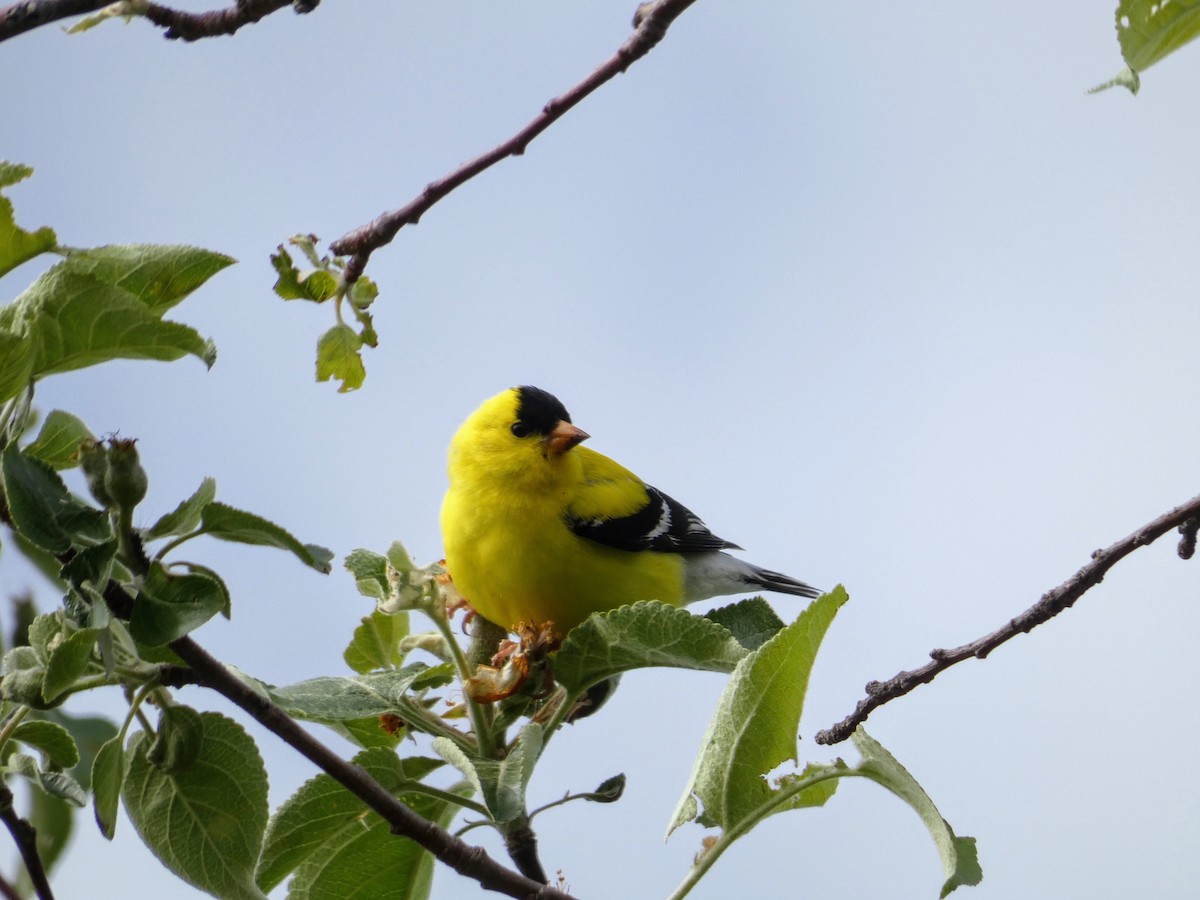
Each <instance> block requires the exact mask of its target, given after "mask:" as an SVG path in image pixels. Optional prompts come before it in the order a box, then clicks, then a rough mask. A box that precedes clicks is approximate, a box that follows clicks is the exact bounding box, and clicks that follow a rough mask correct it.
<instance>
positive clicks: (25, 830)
mask: <svg viewBox="0 0 1200 900" xmlns="http://www.w3.org/2000/svg"><path fill="white" fill-rule="evenodd" d="M0 822H3V823H4V827H5V828H7V829H8V831H9V833H10V834H11V835H12V839H13V841H14V842H15V843H16V845H17V850H18V851H20V853H21V859H22V860H23V861H24V863H25V871H27V872H28V873H29V882H30V884H32V885H33V890H34V893H36V894H37V896H38V900H54V892H53V891H52V890H50V881H49V879H47V878H46V867H45V866H44V865H43V864H42V857H41V854H39V853H38V848H37V829H36V828H34V827H33V825H32V824H30V822H29V821H28V820H27V819H22V818H21V817H20V816H18V815H17V811H16V809H15V808H14V807H13V793H12V791H11V790H9V787H8V785H7V784H0Z"/></svg>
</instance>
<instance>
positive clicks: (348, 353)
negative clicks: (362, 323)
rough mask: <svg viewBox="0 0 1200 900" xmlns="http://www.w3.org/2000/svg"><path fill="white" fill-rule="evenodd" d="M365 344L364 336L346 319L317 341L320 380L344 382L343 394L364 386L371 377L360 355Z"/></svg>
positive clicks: (341, 391) (318, 377)
mask: <svg viewBox="0 0 1200 900" xmlns="http://www.w3.org/2000/svg"><path fill="white" fill-rule="evenodd" d="M362 345H363V340H362V338H361V337H360V336H359V335H358V333H357V332H356V331H355V330H354V329H353V328H351V327H350V326H349V325H347V324H345V323H344V322H341V323H338V324H337V325H334V326H333V327H332V328H330V329H329V330H328V331H326V332H325V333H324V334H323V335H321V337H320V339H319V340H318V341H317V381H329V380H330V379H331V378H332V379H336V380H337V381H340V382H341V383H342V386H341V387H339V388H338V393H339V394H344V393H346V392H347V391H353V390H357V389H358V388H360V387H362V386H363V382H364V381H366V379H367V370H366V367H365V366H364V365H363V361H362V356H361V355H360V354H359V351H360V350H361V349H362Z"/></svg>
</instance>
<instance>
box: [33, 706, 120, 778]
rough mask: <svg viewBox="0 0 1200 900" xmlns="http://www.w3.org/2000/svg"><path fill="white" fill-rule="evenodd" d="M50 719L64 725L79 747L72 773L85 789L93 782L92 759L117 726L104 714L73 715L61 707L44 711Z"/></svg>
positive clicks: (113, 733)
mask: <svg viewBox="0 0 1200 900" xmlns="http://www.w3.org/2000/svg"><path fill="white" fill-rule="evenodd" d="M42 715H44V716H45V717H46V718H47V719H48V720H50V721H53V722H56V723H58V724H59V725H62V726H63V727H64V728H66V729H67V731H68V732H69V733H70V735H71V738H72V739H73V740H74V741H75V745H76V746H77V747H78V748H79V762H78V763H76V765H75V767H74V768H73V769H72V771H71V774H72V775H74V776H75V778H76V779H77V780H78V781H79V783H80V784H81V785H82V786H83V788H84V789H85V790H88V789H90V788H91V784H92V774H91V773H92V760H93V759H95V756H96V754H97V753H98V752H99V751H100V747H101V746H102V745H103V744H104V743H105V742H106V741H108V740H110V739H111V738H112V737H113V735H115V734H116V733H117V726H116V725H114V724H113V723H112V722H110V721H109V720H108V719H105V718H104V717H102V716H71V715H67V714H66V713H65V712H63V711H62V710H61V709H54V710H50V711H49V712H46V713H42Z"/></svg>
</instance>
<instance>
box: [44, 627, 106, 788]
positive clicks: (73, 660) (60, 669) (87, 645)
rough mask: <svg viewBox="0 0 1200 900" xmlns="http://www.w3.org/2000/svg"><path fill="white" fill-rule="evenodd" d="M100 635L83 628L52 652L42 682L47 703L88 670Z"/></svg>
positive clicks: (73, 633)
mask: <svg viewBox="0 0 1200 900" xmlns="http://www.w3.org/2000/svg"><path fill="white" fill-rule="evenodd" d="M99 634H100V630H99V629H98V628H81V629H79V630H78V631H75V632H72V633H71V634H69V635H67V637H66V638H64V639H63V640H62V641H61V642H60V643H59V644H58V645H57V646H55V647H54V648H53V649H52V650H51V651H50V656H49V658H48V659H47V660H46V677H45V680H44V681H43V682H42V696H43V697H45V698H46V700H47V701H49V702H53V701H54V700H55V699H57V698H58V697H59V696H60V695H61V694H62V693H63V692H64V691H66V690H67V689H69V688H70V687H72V686H73V685H74V684H75V682H76V680H77V679H78V678H79V676H80V675H82V674H83V673H84V671H86V670H87V667H88V663H90V662H91V661H92V650H93V648H94V647H95V646H96V638H97V636H98V635H99ZM76 762H78V760H76ZM71 765H75V763H71Z"/></svg>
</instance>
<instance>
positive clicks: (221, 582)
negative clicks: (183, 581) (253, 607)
mask: <svg viewBox="0 0 1200 900" xmlns="http://www.w3.org/2000/svg"><path fill="white" fill-rule="evenodd" d="M175 565H177V566H182V567H183V568H185V569H187V570H188V572H189V573H190V574H192V575H203V576H204V577H205V578H207V579H209V580H210V581H211V582H212V583H213V584H215V585H216V586H217V590H218V591H219V592H220V594H221V610H220V612H221V615H223V616H224V617H225V618H227V619H228V618H230V617H231V616H232V615H233V598H232V597H231V596H230V594H229V586H228V585H227V584H225V579H224V578H222V577H221V576H220V575H219V574H218V573H217V571H216V569H210V568H209V567H208V566H202V565H200V564H199V563H191V562H184V563H176V564H175Z"/></svg>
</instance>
